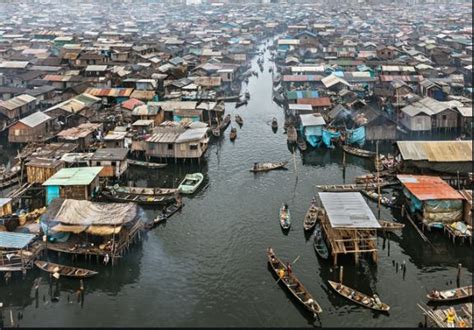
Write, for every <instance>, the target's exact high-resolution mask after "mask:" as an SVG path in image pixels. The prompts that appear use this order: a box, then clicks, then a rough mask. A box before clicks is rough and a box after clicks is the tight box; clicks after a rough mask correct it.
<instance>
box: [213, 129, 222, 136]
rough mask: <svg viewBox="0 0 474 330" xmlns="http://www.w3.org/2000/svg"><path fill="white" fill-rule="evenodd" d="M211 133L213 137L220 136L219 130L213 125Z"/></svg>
mask: <svg viewBox="0 0 474 330" xmlns="http://www.w3.org/2000/svg"><path fill="white" fill-rule="evenodd" d="M212 135H213V136H215V137H219V136H221V130H220V128H219V127H215V128H213V129H212Z"/></svg>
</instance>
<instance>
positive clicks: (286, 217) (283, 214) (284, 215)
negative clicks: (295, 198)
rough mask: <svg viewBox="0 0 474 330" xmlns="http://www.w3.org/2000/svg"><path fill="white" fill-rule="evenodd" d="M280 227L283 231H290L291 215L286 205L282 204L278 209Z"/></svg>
mask: <svg viewBox="0 0 474 330" xmlns="http://www.w3.org/2000/svg"><path fill="white" fill-rule="evenodd" d="M280 226H281V228H282V229H283V230H287V229H290V226H291V214H290V209H289V208H288V204H283V205H282V206H281V208H280Z"/></svg>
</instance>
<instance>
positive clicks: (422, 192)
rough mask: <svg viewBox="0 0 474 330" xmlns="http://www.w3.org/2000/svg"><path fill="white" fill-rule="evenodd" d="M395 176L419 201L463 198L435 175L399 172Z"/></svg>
mask: <svg viewBox="0 0 474 330" xmlns="http://www.w3.org/2000/svg"><path fill="white" fill-rule="evenodd" d="M397 178H398V180H400V182H401V183H402V185H403V186H405V187H406V188H407V189H408V190H409V191H410V193H412V194H413V195H414V196H415V197H416V198H418V199H419V200H420V201H426V200H443V199H463V197H462V195H461V194H460V193H458V192H457V191H456V190H454V189H453V188H452V187H451V186H450V185H449V184H448V183H446V182H445V181H444V180H443V179H441V178H440V177H437V176H425V175H401V174H400V175H397Z"/></svg>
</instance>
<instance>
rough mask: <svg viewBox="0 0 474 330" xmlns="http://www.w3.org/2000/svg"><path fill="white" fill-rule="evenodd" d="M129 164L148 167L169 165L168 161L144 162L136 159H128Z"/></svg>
mask: <svg viewBox="0 0 474 330" xmlns="http://www.w3.org/2000/svg"><path fill="white" fill-rule="evenodd" d="M127 163H128V165H131V166H140V167H147V168H163V167H166V166H168V164H166V163H153V162H144V161H141V160H135V159H127Z"/></svg>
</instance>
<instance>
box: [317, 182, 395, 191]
mask: <svg viewBox="0 0 474 330" xmlns="http://www.w3.org/2000/svg"><path fill="white" fill-rule="evenodd" d="M396 184H398V183H396V182H390V181H383V182H380V183H379V185H380V187H381V188H382V187H387V186H392V185H396ZM316 187H317V188H318V189H319V190H321V191H327V192H339V191H362V190H375V189H377V187H378V185H377V183H355V184H329V185H317V186H316Z"/></svg>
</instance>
